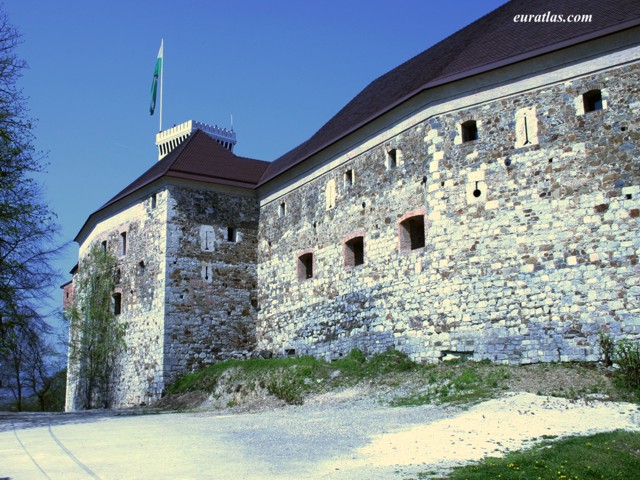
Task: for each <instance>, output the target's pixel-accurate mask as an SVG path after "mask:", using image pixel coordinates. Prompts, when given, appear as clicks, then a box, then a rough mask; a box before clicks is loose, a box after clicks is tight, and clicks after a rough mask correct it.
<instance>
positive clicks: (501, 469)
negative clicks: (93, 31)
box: [418, 431, 640, 480]
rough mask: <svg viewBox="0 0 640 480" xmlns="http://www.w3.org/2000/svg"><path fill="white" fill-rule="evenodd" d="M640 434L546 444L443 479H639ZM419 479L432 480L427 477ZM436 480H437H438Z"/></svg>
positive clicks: (457, 470)
mask: <svg viewBox="0 0 640 480" xmlns="http://www.w3.org/2000/svg"><path fill="white" fill-rule="evenodd" d="M639 451H640V433H638V432H625V431H616V432H609V433H600V434H597V435H592V436H589V437H570V438H566V439H564V440H560V441H554V442H548V441H546V442H543V443H542V444H541V445H539V446H537V447H534V448H532V449H530V450H524V451H520V452H513V453H509V454H508V455H507V456H506V457H504V458H487V459H485V460H484V461H482V462H481V463H479V464H475V465H468V466H464V467H456V468H455V469H454V470H453V471H452V472H451V473H450V474H449V475H448V476H447V477H444V478H440V480H444V479H445V478H446V479H447V480H496V479H501V480H522V479H541V480H559V479H565V480H582V479H590V480H613V479H629V478H638V471H640V456H638V452H639ZM418 478H432V479H434V477H432V476H431V475H429V476H427V474H426V473H425V474H421V475H418ZM434 480H435V479H434Z"/></svg>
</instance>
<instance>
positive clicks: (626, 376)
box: [614, 340, 640, 389]
mask: <svg viewBox="0 0 640 480" xmlns="http://www.w3.org/2000/svg"><path fill="white" fill-rule="evenodd" d="M614 360H615V363H617V364H618V366H619V367H620V377H621V379H622V382H623V383H624V385H625V386H627V387H629V388H634V389H636V388H637V389H640V343H638V342H632V341H630V340H621V341H620V342H618V344H617V345H616V346H615V348H614Z"/></svg>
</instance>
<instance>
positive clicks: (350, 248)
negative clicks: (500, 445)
mask: <svg viewBox="0 0 640 480" xmlns="http://www.w3.org/2000/svg"><path fill="white" fill-rule="evenodd" d="M363 263H364V237H354V238H352V239H351V240H348V241H346V242H345V243H344V265H345V266H346V267H357V266H358V265H362V264H363Z"/></svg>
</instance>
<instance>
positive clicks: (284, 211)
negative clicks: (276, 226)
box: [278, 202, 287, 217]
mask: <svg viewBox="0 0 640 480" xmlns="http://www.w3.org/2000/svg"><path fill="white" fill-rule="evenodd" d="M278 214H279V215H280V216H281V217H284V216H285V215H286V214H287V206H286V205H285V203H284V202H282V203H281V204H280V207H279V208H278Z"/></svg>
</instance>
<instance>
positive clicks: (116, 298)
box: [113, 293, 122, 315]
mask: <svg viewBox="0 0 640 480" xmlns="http://www.w3.org/2000/svg"><path fill="white" fill-rule="evenodd" d="M120 313H122V294H121V293H114V294H113V314H114V315H120Z"/></svg>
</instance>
